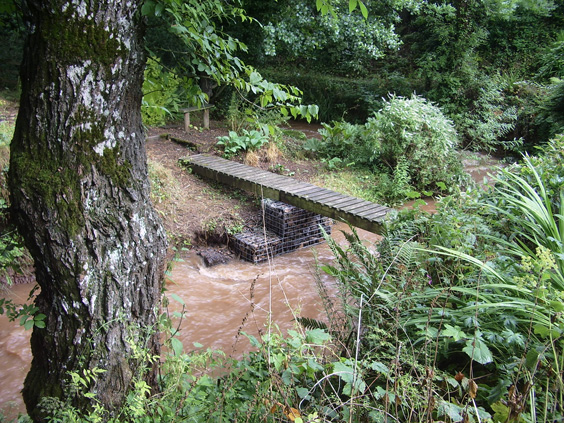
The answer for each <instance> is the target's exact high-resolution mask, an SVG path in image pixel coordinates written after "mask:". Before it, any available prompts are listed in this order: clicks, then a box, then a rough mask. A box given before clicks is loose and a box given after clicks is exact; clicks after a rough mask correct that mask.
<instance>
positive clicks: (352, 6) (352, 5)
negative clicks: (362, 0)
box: [349, 0, 358, 13]
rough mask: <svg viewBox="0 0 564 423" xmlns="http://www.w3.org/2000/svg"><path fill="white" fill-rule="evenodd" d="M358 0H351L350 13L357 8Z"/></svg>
mask: <svg viewBox="0 0 564 423" xmlns="http://www.w3.org/2000/svg"><path fill="white" fill-rule="evenodd" d="M357 3H358V0H349V13H350V12H352V11H353V10H354V9H356V6H357Z"/></svg>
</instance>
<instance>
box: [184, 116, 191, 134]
mask: <svg viewBox="0 0 564 423" xmlns="http://www.w3.org/2000/svg"><path fill="white" fill-rule="evenodd" d="M184 130H185V131H186V132H188V131H189V130H190V112H188V111H185V112H184Z"/></svg>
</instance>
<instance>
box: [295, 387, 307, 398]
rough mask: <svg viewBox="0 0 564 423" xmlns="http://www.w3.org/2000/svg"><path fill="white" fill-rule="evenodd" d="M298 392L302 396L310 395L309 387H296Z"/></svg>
mask: <svg viewBox="0 0 564 423" xmlns="http://www.w3.org/2000/svg"><path fill="white" fill-rule="evenodd" d="M296 392H297V393H298V396H299V397H300V398H302V399H303V398H306V397H308V396H309V389H307V388H296Z"/></svg>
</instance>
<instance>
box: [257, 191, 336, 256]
mask: <svg viewBox="0 0 564 423" xmlns="http://www.w3.org/2000/svg"><path fill="white" fill-rule="evenodd" d="M262 206H263V208H264V224H265V227H266V229H268V230H269V231H272V232H274V233H275V234H277V235H278V236H280V237H282V239H283V243H284V247H283V248H284V252H288V251H294V250H296V249H298V248H300V247H307V246H310V245H314V244H318V243H320V242H322V241H323V232H322V230H321V228H323V229H324V230H325V232H327V233H328V234H330V233H331V219H329V218H327V217H324V216H321V215H319V214H316V213H312V212H309V211H307V210H304V209H300V208H299V207H295V206H292V205H290V204H286V203H283V202H281V201H274V200H270V199H265V200H263V201H262Z"/></svg>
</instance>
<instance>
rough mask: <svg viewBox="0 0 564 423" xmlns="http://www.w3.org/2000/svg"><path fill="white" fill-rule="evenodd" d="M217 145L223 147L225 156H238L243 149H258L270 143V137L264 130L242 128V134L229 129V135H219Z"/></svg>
mask: <svg viewBox="0 0 564 423" xmlns="http://www.w3.org/2000/svg"><path fill="white" fill-rule="evenodd" d="M217 139H218V141H217V145H218V146H220V147H222V148H223V152H224V156H226V157H232V156H236V155H237V154H239V153H240V152H243V151H253V150H258V149H259V148H261V147H262V146H263V145H265V144H266V143H268V137H266V136H265V135H264V134H263V133H262V132H259V131H255V130H251V131H247V130H246V129H243V130H241V135H239V134H237V132H235V131H229V135H226V136H222V137H217Z"/></svg>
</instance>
